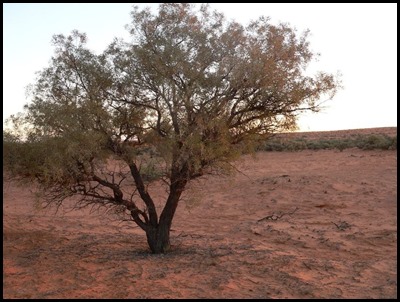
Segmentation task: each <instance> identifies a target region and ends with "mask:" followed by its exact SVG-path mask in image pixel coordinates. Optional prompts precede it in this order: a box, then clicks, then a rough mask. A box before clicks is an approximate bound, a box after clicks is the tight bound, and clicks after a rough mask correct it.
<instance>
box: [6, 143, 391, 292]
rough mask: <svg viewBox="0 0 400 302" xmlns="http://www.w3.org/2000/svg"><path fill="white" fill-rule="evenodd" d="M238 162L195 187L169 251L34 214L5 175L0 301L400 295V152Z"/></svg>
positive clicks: (127, 235)
mask: <svg viewBox="0 0 400 302" xmlns="http://www.w3.org/2000/svg"><path fill="white" fill-rule="evenodd" d="M238 166H239V168H240V170H241V171H242V173H237V174H236V175H235V176H233V177H218V176H207V177H204V178H201V179H199V180H198V181H195V182H193V183H191V185H190V187H189V188H188V190H187V191H186V192H185V195H184V198H183V200H182V202H181V203H180V205H179V207H178V210H177V214H176V217H175V219H174V222H173V227H172V228H173V231H172V238H171V243H172V245H173V251H172V252H170V253H168V254H166V255H152V254H149V253H148V247H147V243H146V240H145V235H144V233H143V232H142V231H141V230H139V229H138V228H137V227H135V226H134V225H133V223H129V222H122V223H121V222H117V221H113V220H111V219H110V218H109V216H105V215H100V214H97V213H92V214H89V210H85V211H80V212H77V211H73V212H69V213H63V212H62V211H61V212H59V213H58V214H57V215H53V214H52V213H51V212H41V211H37V210H35V208H34V206H33V204H34V194H33V193H32V192H30V191H29V186H25V187H22V188H21V187H16V186H15V184H14V183H4V184H3V189H4V193H3V198H4V201H3V298H396V297H397V153H396V151H360V150H356V149H350V150H345V151H343V152H339V151H328V150H327V151H308V150H305V151H301V152H296V153H288V152H282V153H280V152H276V153H275V152H269V153H258V154H257V156H256V159H254V158H252V157H251V156H244V157H242V158H241V160H240V163H239V164H238ZM151 192H153V194H155V195H158V196H160V197H161V196H162V194H163V190H162V189H161V188H159V187H155V188H153V189H152V191H151Z"/></svg>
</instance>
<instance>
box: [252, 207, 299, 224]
mask: <svg viewBox="0 0 400 302" xmlns="http://www.w3.org/2000/svg"><path fill="white" fill-rule="evenodd" d="M298 209H299V208H298V207H296V208H295V209H294V210H293V212H290V213H282V214H281V215H276V214H272V215H268V216H265V217H263V218H261V219H258V220H257V222H259V221H262V220H278V219H281V218H282V217H283V216H285V215H291V214H293V213H294V212H296V211H297V210H298Z"/></svg>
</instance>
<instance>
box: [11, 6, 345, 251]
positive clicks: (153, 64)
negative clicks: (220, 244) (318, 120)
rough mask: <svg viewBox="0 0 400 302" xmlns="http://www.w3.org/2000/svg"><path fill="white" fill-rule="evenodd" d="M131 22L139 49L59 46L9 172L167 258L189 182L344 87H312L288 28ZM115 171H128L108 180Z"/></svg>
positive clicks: (304, 48) (140, 18) (170, 12)
mask: <svg viewBox="0 0 400 302" xmlns="http://www.w3.org/2000/svg"><path fill="white" fill-rule="evenodd" d="M131 16H132V23H131V24H130V26H129V30H130V33H131V35H132V41H131V42H124V41H122V40H117V39H115V40H114V41H113V42H112V43H111V44H110V45H109V46H108V48H107V49H106V50H105V51H104V52H103V53H101V54H99V55H97V54H94V53H93V52H91V51H90V50H89V49H88V48H87V47H86V44H85V43H86V35H85V34H83V33H80V32H78V31H73V32H72V34H71V35H69V36H67V37H66V36H64V35H55V36H54V37H53V44H54V46H55V54H54V56H53V57H52V60H51V63H50V66H49V67H47V68H45V69H44V70H42V71H41V72H40V73H38V78H37V80H36V82H35V84H34V85H33V86H32V87H31V96H32V100H31V102H30V103H29V104H28V105H26V106H25V112H24V114H21V115H20V116H17V117H14V122H15V123H17V124H19V125H28V127H27V128H26V130H25V132H26V133H28V134H27V138H26V140H25V142H21V141H18V142H14V145H17V146H18V148H16V149H17V151H15V152H14V151H13V152H11V151H10V152H8V156H7V157H6V158H10V157H12V158H13V160H11V159H10V160H8V161H7V162H6V163H5V166H6V167H7V168H8V169H9V170H10V171H12V173H14V175H19V176H22V177H23V178H33V179H35V180H36V181H37V182H38V183H39V184H40V185H41V187H42V189H43V194H44V195H43V202H45V205H57V206H58V205H60V204H62V202H63V201H64V200H65V199H66V198H67V197H70V196H74V195H77V196H80V199H79V201H78V202H77V204H76V207H78V208H79V207H84V206H88V205H97V206H106V207H112V208H114V209H117V210H119V211H120V212H121V213H125V214H128V215H129V216H130V218H131V220H133V221H134V222H135V223H136V224H137V225H138V226H139V227H140V228H142V229H143V230H144V231H145V233H146V236H147V241H148V244H149V247H150V249H151V251H152V252H153V253H163V252H167V251H168V250H169V249H170V229H171V225H172V220H173V217H174V214H175V211H176V209H177V206H178V204H179V200H180V197H181V194H182V192H183V191H184V189H185V186H186V185H187V183H188V182H189V181H190V180H192V179H194V178H196V177H200V176H202V175H204V174H205V173H209V172H210V171H226V170H227V169H229V167H230V164H229V163H230V162H231V161H232V160H233V159H235V158H237V157H238V156H239V155H240V154H242V152H247V151H249V150H251V149H252V148H253V147H254V146H256V145H257V143H258V142H259V141H260V140H265V139H266V138H268V137H269V135H271V134H272V133H275V132H277V131H281V130H292V129H294V128H295V127H296V117H297V115H298V114H299V113H300V112H302V111H305V110H311V111H318V109H319V108H320V104H319V103H318V101H319V100H320V99H321V97H323V96H326V97H327V98H332V97H333V95H334V94H335V92H336V90H337V88H338V87H339V85H338V82H337V79H336V78H335V77H334V76H333V75H330V74H327V73H323V72H320V73H318V74H317V75H315V76H313V77H311V76H307V75H306V67H307V66H308V64H309V63H310V62H311V61H312V60H313V59H314V57H315V56H316V55H315V54H314V53H312V52H311V51H310V49H309V42H308V41H307V38H308V32H305V33H303V34H301V35H300V36H299V35H297V34H296V30H295V29H293V28H291V27H290V26H289V25H287V24H279V25H272V24H270V23H269V20H268V18H264V17H261V18H259V19H258V20H256V21H253V22H251V23H250V24H249V25H248V26H247V27H244V26H242V25H240V24H238V23H236V22H234V21H226V20H225V18H224V16H223V14H221V13H218V12H215V11H214V12H212V11H210V9H209V7H208V6H207V5H202V6H201V7H200V9H199V10H198V11H196V7H195V6H193V5H191V4H182V3H172V4H171V3H164V4H161V5H160V7H159V11H158V14H157V15H154V14H152V13H151V12H150V10H149V9H145V10H139V9H138V8H137V7H135V8H134V9H133V11H132V13H131ZM23 158H25V160H22V159H23ZM27 158H28V159H29V160H26V159H27ZM18 159H20V160H18ZM110 159H113V162H114V163H115V162H118V163H119V164H121V168H119V169H110ZM155 180H162V181H163V183H164V184H166V186H167V189H168V190H167V192H168V193H167V196H166V200H165V204H164V207H163V209H162V211H161V213H158V212H157V209H156V206H155V203H154V200H153V198H152V196H151V195H150V193H149V190H148V185H149V184H150V183H151V182H152V181H155Z"/></svg>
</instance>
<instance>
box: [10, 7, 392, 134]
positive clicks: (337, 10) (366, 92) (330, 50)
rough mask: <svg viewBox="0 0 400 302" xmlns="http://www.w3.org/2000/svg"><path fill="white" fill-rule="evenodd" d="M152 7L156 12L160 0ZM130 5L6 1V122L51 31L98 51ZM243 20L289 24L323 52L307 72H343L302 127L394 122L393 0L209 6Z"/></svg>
mask: <svg viewBox="0 0 400 302" xmlns="http://www.w3.org/2000/svg"><path fill="white" fill-rule="evenodd" d="M137 5H138V6H139V7H145V6H150V7H152V9H154V11H155V10H156V8H157V7H158V5H157V4H143V3H140V4H137ZM131 7H132V4H125V3H115V4H102V3H98V4H81V3H72V4H66V3H63V4H58V3H57V4H22V3H15V4H14V3H11V4H10V3H7V4H3V122H4V120H5V119H6V118H7V117H8V116H9V115H11V114H15V113H17V112H19V111H22V109H23V105H24V104H26V103H27V102H28V101H29V100H28V99H26V97H25V88H26V86H27V85H28V84H32V83H34V79H35V72H36V71H40V70H42V69H43V68H45V67H47V66H48V63H49V61H50V58H51V56H52V55H53V51H54V49H53V47H52V45H51V43H50V41H51V38H52V36H53V35H54V34H60V33H62V34H64V35H68V34H70V33H71V31H72V30H73V29H77V30H79V31H81V32H85V33H86V34H87V36H88V44H87V45H88V47H89V48H90V49H92V50H93V51H95V52H96V53H100V52H102V51H103V50H104V49H105V47H106V46H107V45H108V44H109V43H111V42H112V40H113V38H114V37H122V38H124V39H126V40H128V39H129V35H128V32H127V30H126V29H125V28H124V26H125V25H126V24H128V23H129V22H130V14H129V13H130V11H131ZM211 8H212V9H216V10H218V11H220V12H223V13H224V14H225V16H226V17H227V19H234V20H236V21H238V22H240V23H242V24H243V25H246V24H247V23H248V22H249V21H250V20H252V19H256V18H258V17H259V16H261V15H264V16H269V17H270V18H271V23H273V24H276V23H278V22H286V23H289V24H290V25H291V26H293V27H295V28H296V29H297V30H298V32H299V34H300V33H302V32H303V31H304V30H306V29H309V30H310V32H311V36H310V39H309V41H310V45H311V49H312V50H313V51H314V52H318V53H320V54H321V56H320V59H319V61H318V62H316V63H313V65H312V66H310V70H313V71H314V70H315V71H318V70H321V71H326V72H330V73H333V74H336V72H340V73H341V74H342V84H343V86H344V89H342V90H340V91H339V92H338V94H337V95H336V96H335V97H334V99H333V100H331V101H328V102H326V103H325V107H326V108H325V109H324V110H323V111H322V112H320V113H316V114H315V113H313V114H306V115H304V116H302V117H301V118H300V120H299V126H300V130H301V131H324V130H341V129H356V128H372V127H396V126H397V3H384V4H382V3H380V4H378V3H375V4H368V3H366V4H348V3H339V4H336V3H320V4H304V3H302V4H293V3H272V4H268V3H231V4H226V3H212V4H211Z"/></svg>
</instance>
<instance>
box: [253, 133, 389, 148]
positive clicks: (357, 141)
mask: <svg viewBox="0 0 400 302" xmlns="http://www.w3.org/2000/svg"><path fill="white" fill-rule="evenodd" d="M349 148H359V149H362V150H374V149H381V150H397V135H396V136H389V135H386V134H357V135H354V134H351V135H350V137H344V138H335V139H307V138H306V137H305V136H303V137H301V138H292V139H290V138H287V137H286V138H285V137H282V136H278V137H274V138H271V139H269V140H267V141H266V142H265V143H264V144H261V145H260V146H259V148H258V150H259V151H300V150H306V149H308V150H321V149H331V150H332V149H338V150H340V151H343V150H344V149H349Z"/></svg>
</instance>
